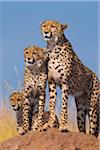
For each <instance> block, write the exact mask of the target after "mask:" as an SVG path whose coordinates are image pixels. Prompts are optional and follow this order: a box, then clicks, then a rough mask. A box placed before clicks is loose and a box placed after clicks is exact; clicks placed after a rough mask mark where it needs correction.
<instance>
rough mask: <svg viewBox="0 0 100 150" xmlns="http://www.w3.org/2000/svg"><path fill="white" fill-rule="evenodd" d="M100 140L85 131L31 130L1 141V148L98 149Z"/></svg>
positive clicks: (38, 149)
mask: <svg viewBox="0 0 100 150" xmlns="http://www.w3.org/2000/svg"><path fill="white" fill-rule="evenodd" d="M98 149H99V142H98V141H97V139H96V138H95V137H94V136H92V135H86V134H84V133H72V132H67V133H61V132H59V131H58V129H49V130H48V131H45V132H29V133H28V134H26V135H24V136H17V137H15V138H12V139H9V140H7V141H5V142H2V143H0V150H98Z"/></svg>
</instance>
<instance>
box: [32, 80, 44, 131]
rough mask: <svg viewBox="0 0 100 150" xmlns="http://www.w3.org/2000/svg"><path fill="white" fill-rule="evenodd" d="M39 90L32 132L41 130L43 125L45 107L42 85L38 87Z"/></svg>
mask: <svg viewBox="0 0 100 150" xmlns="http://www.w3.org/2000/svg"><path fill="white" fill-rule="evenodd" d="M38 90H39V106H38V117H37V119H36V120H35V122H34V124H33V125H32V130H33V131H35V130H39V131H40V130H41V128H42V126H43V125H44V117H43V116H44V106H45V85H44V86H43V85H42V83H41V84H40V85H39V86H38Z"/></svg>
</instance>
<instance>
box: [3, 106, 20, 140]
mask: <svg viewBox="0 0 100 150" xmlns="http://www.w3.org/2000/svg"><path fill="white" fill-rule="evenodd" d="M16 135H18V134H17V131H16V121H15V118H14V115H13V114H12V113H11V111H10V110H8V109H7V108H6V107H3V108H2V109H1V110H0V142H1V141H4V140H7V139H9V138H11V137H14V136H16Z"/></svg>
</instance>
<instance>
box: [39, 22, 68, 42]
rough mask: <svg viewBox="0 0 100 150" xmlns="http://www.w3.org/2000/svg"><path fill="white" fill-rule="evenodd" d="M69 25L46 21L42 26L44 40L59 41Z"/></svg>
mask: <svg viewBox="0 0 100 150" xmlns="http://www.w3.org/2000/svg"><path fill="white" fill-rule="evenodd" d="M67 26H68V25H67V24H61V23H59V22H57V21H54V20H46V21H44V22H43V23H42V24H41V32H42V35H43V38H44V40H46V41H50V40H54V41H57V40H58V38H59V37H60V36H62V34H63V33H64V30H65V29H66V28H67Z"/></svg>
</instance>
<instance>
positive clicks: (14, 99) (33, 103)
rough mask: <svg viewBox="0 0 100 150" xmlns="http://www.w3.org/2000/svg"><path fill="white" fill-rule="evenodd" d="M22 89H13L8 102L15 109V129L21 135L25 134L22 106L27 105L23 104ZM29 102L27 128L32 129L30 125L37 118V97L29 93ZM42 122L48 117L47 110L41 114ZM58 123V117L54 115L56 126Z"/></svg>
mask: <svg viewBox="0 0 100 150" xmlns="http://www.w3.org/2000/svg"><path fill="white" fill-rule="evenodd" d="M23 92H24V91H20V92H18V91H15V92H13V93H12V94H11V96H10V103H11V106H12V108H13V110H14V111H16V117H17V130H18V133H19V134H21V135H23V134H25V131H24V129H23V121H24V120H23V118H24V119H25V117H23V115H24V114H23V107H25V108H26V107H27V105H26V106H25V105H24V99H23V95H24V93H23ZM29 103H30V113H29V116H26V119H27V117H28V118H29V129H30V130H31V129H32V126H33V125H34V123H35V121H36V120H37V118H38V112H39V110H38V108H39V100H38V97H35V98H34V97H33V95H32V94H31V95H30V97H29ZM43 119H44V123H46V122H47V121H48V119H49V112H47V111H45V112H44V114H43ZM57 125H59V122H58V119H57V117H56V127H57Z"/></svg>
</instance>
